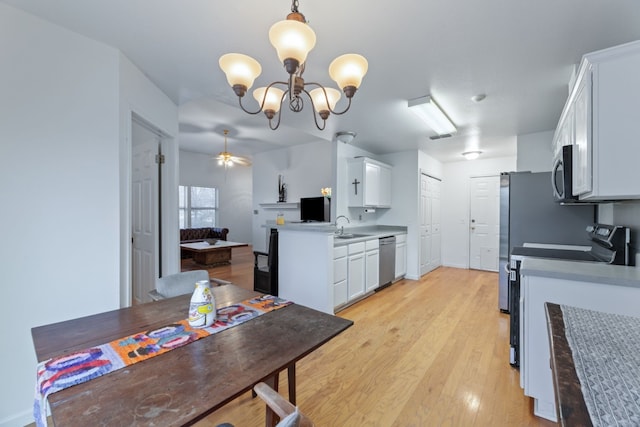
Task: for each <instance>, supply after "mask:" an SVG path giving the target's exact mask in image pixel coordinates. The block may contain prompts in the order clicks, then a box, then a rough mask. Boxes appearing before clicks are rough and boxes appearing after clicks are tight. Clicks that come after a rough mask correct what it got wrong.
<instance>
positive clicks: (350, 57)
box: [219, 0, 368, 130]
mask: <svg viewBox="0 0 640 427" xmlns="http://www.w3.org/2000/svg"><path fill="white" fill-rule="evenodd" d="M269 41H270V42H271V44H272V45H273V47H275V49H276V52H277V54H278V58H279V59H280V62H282V64H283V65H284V68H285V70H286V71H287V73H288V74H289V79H288V80H287V81H275V82H273V83H271V84H269V85H268V86H265V87H260V88H257V89H255V90H254V92H253V96H254V98H255V99H256V100H257V101H258V104H259V105H260V108H259V109H258V110H257V111H249V110H247V109H246V108H245V107H244V105H242V98H243V97H244V95H245V94H246V93H247V91H248V90H249V89H250V88H251V86H252V85H253V82H254V81H255V79H256V78H257V77H258V76H259V75H260V73H261V72H262V67H261V66H260V63H258V61H256V60H255V59H253V58H251V57H250V56H247V55H243V54H240V53H228V54H225V55H222V56H221V57H220V60H219V65H220V68H221V69H222V71H224V73H225V74H226V76H227V82H228V83H229V85H230V86H231V87H232V88H233V91H234V92H235V94H236V96H237V97H238V102H239V104H240V108H242V110H243V111H244V112H246V113H248V114H258V113H259V112H261V111H262V112H264V114H265V116H266V117H267V119H268V120H269V127H270V128H271V129H272V130H276V129H277V128H278V127H279V126H280V118H281V115H282V109H281V108H280V106H281V104H282V103H283V102H284V100H285V98H286V99H287V100H288V103H289V109H290V110H291V111H293V112H295V113H298V112H300V111H302V109H303V107H304V99H303V97H302V94H305V95H306V98H308V99H309V101H310V103H311V108H312V110H313V119H314V122H315V125H316V127H317V128H318V129H320V130H323V129H324V128H325V126H326V121H327V119H328V118H329V115H330V114H336V115H340V114H344V113H346V112H347V111H348V110H349V108H350V107H351V98H353V96H354V95H355V93H356V91H357V90H358V88H359V87H360V84H361V83H362V78H363V77H364V75H365V74H366V73H367V69H368V63H367V60H366V59H365V58H364V57H363V56H361V55H358V54H355V53H349V54H345V55H341V56H339V57H337V58H336V59H334V60H333V62H331V64H330V65H329V75H330V76H331V78H332V79H333V80H334V81H335V82H336V83H337V85H338V87H339V88H341V89H342V92H343V93H344V95H345V96H346V97H347V99H348V104H347V106H346V107H345V108H344V110H342V111H336V110H334V108H335V106H336V104H337V102H338V100H339V99H340V96H341V94H340V91H338V90H336V89H333V88H326V87H324V86H322V85H320V84H319V83H315V82H305V81H304V79H303V77H302V74H303V73H304V69H305V61H306V60H307V55H308V54H309V52H310V51H311V49H313V47H314V46H315V44H316V35H315V33H314V31H313V30H312V29H311V27H310V26H309V25H308V24H307V20H306V19H305V17H304V15H303V14H302V13H300V12H298V0H293V1H292V3H291V13H290V14H289V15H287V17H286V19H285V20H283V21H280V22H277V23H275V24H274V25H273V26H272V27H271V29H270V30H269ZM277 86H280V87H282V88H283V89H280V88H278V87H277ZM310 87H315V89H312V90H308V89H307V88H310ZM276 115H277V120H274V118H275V117H276ZM318 118H320V121H319V120H318Z"/></svg>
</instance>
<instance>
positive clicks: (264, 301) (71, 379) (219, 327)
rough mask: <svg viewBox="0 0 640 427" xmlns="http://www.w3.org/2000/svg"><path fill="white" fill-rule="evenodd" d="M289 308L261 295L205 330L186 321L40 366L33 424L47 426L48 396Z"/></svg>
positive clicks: (220, 312)
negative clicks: (193, 326)
mask: <svg viewBox="0 0 640 427" xmlns="http://www.w3.org/2000/svg"><path fill="white" fill-rule="evenodd" d="M289 304H292V303H291V301H287V300H284V299H282V298H278V297H274V296H271V295H264V296H260V297H256V298H252V299H248V300H245V301H242V302H240V303H237V304H232V305H229V306H227V307H222V308H219V309H217V310H216V314H217V316H216V321H215V322H214V323H213V325H211V326H209V327H206V328H202V329H194V328H191V327H190V326H189V322H188V320H186V319H183V320H179V321H177V322H173V323H170V324H167V325H165V326H162V327H160V328H157V329H153V330H149V331H143V332H140V333H137V334H134V335H130V336H128V337H124V338H120V339H117V340H114V341H111V342H109V343H107V344H102V345H99V346H96V347H91V348H87V349H85V350H80V351H75V352H73V353H69V354H64V355H62V356H58V357H54V358H51V359H49V360H45V361H43V362H40V363H39V364H38V366H37V378H36V390H35V402H34V405H33V416H34V419H35V421H36V424H37V426H38V427H45V426H46V425H47V406H46V399H47V396H49V395H50V394H51V393H55V392H56V391H60V390H63V389H65V388H67V387H71V386H73V385H76V384H82V383H84V382H86V381H89V380H91V379H94V378H97V377H100V376H102V375H105V374H108V373H110V372H113V371H116V370H118V369H121V368H124V367H125V366H129V365H133V364H134V363H138V362H141V361H143V360H146V359H149V358H152V357H155V356H159V355H161V354H163V353H166V352H168V351H171V350H173V349H175V348H178V347H182V346H183V345H186V344H189V343H191V342H194V341H197V340H199V339H200V338H204V337H207V336H209V335H212V334H215V333H218V332H221V331H224V330H225V329H229V328H231V327H233V326H237V325H239V324H241V323H244V322H246V321H247V320H250V319H253V318H254V317H258V316H260V315H262V314H265V313H268V312H270V311H273V310H277V309H279V308H282V307H285V306H287V305H289ZM185 311H186V307H185Z"/></svg>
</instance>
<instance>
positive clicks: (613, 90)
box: [553, 41, 640, 201]
mask: <svg viewBox="0 0 640 427" xmlns="http://www.w3.org/2000/svg"><path fill="white" fill-rule="evenodd" d="M638 111H640V41H637V42H632V43H627V44H624V45H621V46H616V47H612V48H609V49H605V50H601V51H598V52H594V53H590V54H587V55H585V56H584V57H583V58H582V62H581V64H580V68H579V70H578V74H577V78H576V82H575V84H574V87H573V88H572V90H571V93H570V95H569V98H568V100H567V103H566V105H565V107H564V110H563V112H562V115H561V116H560V122H559V123H558V128H557V130H556V134H555V136H554V141H553V144H554V147H553V148H554V152H555V151H557V150H558V149H559V147H561V146H562V145H569V144H572V145H574V153H575V155H574V158H573V176H572V180H573V194H574V195H578V196H580V199H581V200H590V201H602V200H625V199H638V198H640V168H638V167H637V164H638V158H639V157H640V144H639V143H638V137H637V132H638V127H637V126H638V124H637V123H638Z"/></svg>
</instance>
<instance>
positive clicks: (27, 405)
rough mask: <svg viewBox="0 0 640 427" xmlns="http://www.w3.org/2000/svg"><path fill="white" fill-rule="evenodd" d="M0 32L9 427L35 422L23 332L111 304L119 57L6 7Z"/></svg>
mask: <svg viewBox="0 0 640 427" xmlns="http://www.w3.org/2000/svg"><path fill="white" fill-rule="evenodd" d="M0 28H1V29H2V30H1V32H2V37H1V39H2V42H1V43H2V48H1V49H0V62H1V63H3V64H10V66H5V67H3V71H2V79H0V93H2V96H1V97H0V117H2V126H0V141H2V143H0V165H1V166H0V194H2V199H3V209H0V235H1V236H2V239H0V263H1V267H0V268H1V270H2V276H3V279H2V298H0V324H1V325H2V326H0V328H2V329H1V334H0V340H1V341H2V342H3V351H2V360H3V365H4V366H5V369H4V381H3V386H2V387H1V388H0V425H6V426H16V425H25V424H27V423H30V422H33V417H32V416H31V412H32V409H31V408H32V404H33V389H34V380H35V367H36V358H35V353H34V350H33V343H32V341H31V332H30V328H32V327H34V326H37V325H42V324H47V323H52V322H57V321H61V320H65V319H70V318H75V317H80V316H84V315H88V314H92V313H96V312H100V311H105V310H111V309H115V308H118V306H119V286H118V283H119V275H118V273H119V269H118V266H119V262H120V259H119V234H118V233H119V201H120V196H119V188H118V182H119V169H118V165H119V149H118V146H119V102H118V62H119V60H118V56H119V54H118V51H117V50H115V49H112V48H110V47H108V46H105V45H103V44H99V43H96V42H93V41H91V40H89V39H87V38H84V37H81V36H78V35H76V34H74V33H71V32H69V31H66V30H64V29H61V28H60V27H56V26H53V25H50V24H47V23H45V22H44V21H41V20H40V19H37V18H35V17H33V16H31V15H27V14H25V13H23V12H20V11H17V10H16V9H13V8H11V7H8V6H6V5H4V4H0ZM85 245H87V246H89V245H90V247H91V249H90V250H87V249H86V246H85ZM9 349H10V350H9Z"/></svg>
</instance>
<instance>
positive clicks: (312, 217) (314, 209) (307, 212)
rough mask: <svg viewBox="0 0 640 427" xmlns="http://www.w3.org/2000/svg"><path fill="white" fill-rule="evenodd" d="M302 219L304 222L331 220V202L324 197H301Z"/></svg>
mask: <svg viewBox="0 0 640 427" xmlns="http://www.w3.org/2000/svg"><path fill="white" fill-rule="evenodd" d="M300 220H301V221H302V222H325V221H328V220H329V203H328V202H327V201H326V200H325V198H324V197H303V198H301V199H300Z"/></svg>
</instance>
